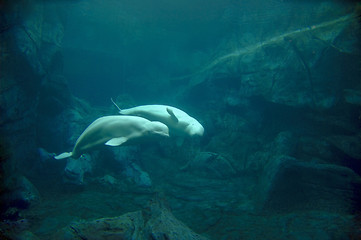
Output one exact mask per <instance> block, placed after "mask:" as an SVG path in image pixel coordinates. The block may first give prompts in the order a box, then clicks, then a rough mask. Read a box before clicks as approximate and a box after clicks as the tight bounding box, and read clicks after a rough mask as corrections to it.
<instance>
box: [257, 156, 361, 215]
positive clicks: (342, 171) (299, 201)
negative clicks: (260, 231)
mask: <svg viewBox="0 0 361 240" xmlns="http://www.w3.org/2000/svg"><path fill="white" fill-rule="evenodd" d="M360 187H361V178H360V176H358V175H357V174H355V173H354V172H353V171H352V170H350V169H349V168H345V167H339V166H335V165H329V164H315V163H303V162H300V161H296V160H288V161H283V162H282V163H281V164H280V165H279V168H278V171H277V173H276V175H275V178H274V180H273V181H272V184H271V186H270V190H269V192H268V196H267V200H266V202H265V207H264V210H265V211H276V212H280V211H294V210H303V211H307V210H314V209H317V210H324V211H331V212H341V213H345V212H348V213H352V212H353V211H355V206H357V205H358V202H359V201H360V200H361V192H360V190H359V189H360Z"/></svg>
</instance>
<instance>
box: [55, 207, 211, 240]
mask: <svg viewBox="0 0 361 240" xmlns="http://www.w3.org/2000/svg"><path fill="white" fill-rule="evenodd" d="M54 239H58V240H60V239H64V240H65V239H66V240H78V239H89V240H102V239H104V240H105V239H107V240H133V239H137V240H148V239H154V240H167V239H168V240H172V239H173V240H188V239H194V240H206V239H207V238H205V237H202V236H200V235H198V234H196V233H195V232H193V231H192V230H191V229H189V228H188V227H187V226H186V225H184V224H183V223H182V222H181V221H179V220H177V219H176V218H175V217H174V216H173V214H172V213H171V212H170V210H169V209H168V208H167V207H165V205H164V204H163V203H162V202H160V201H152V202H151V203H150V204H149V206H148V208H147V209H146V210H143V211H136V212H130V213H126V214H124V215H122V216H119V217H113V218H102V219H97V220H92V221H82V222H76V223H72V224H70V226H68V227H66V228H64V229H62V230H61V231H59V232H58V233H57V234H56V235H55V237H54Z"/></svg>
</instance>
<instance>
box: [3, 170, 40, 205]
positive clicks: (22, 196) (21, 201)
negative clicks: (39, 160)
mask: <svg viewBox="0 0 361 240" xmlns="http://www.w3.org/2000/svg"><path fill="white" fill-rule="evenodd" d="M10 184H11V186H9V189H11V191H10V192H9V193H7V194H4V196H2V198H4V199H5V204H6V205H7V206H9V207H14V208H17V209H26V208H28V207H29V206H30V205H32V204H37V203H39V202H40V199H41V197H40V193H39V191H38V190H37V189H36V187H35V186H34V185H33V184H32V183H31V182H30V181H29V180H28V179H27V178H26V177H24V176H20V177H17V178H15V179H14V180H13V181H11V183H10Z"/></svg>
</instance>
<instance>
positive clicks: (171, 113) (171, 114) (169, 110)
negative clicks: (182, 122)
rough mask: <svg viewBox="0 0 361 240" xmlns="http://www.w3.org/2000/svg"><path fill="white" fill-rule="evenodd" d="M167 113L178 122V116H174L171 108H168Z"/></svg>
mask: <svg viewBox="0 0 361 240" xmlns="http://www.w3.org/2000/svg"><path fill="white" fill-rule="evenodd" d="M167 112H168V113H169V115H170V116H171V117H172V120H173V121H175V122H178V121H179V120H178V118H177V117H176V115H175V114H174V112H173V110H172V109H170V108H169V107H167Z"/></svg>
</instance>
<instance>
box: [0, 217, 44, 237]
mask: <svg viewBox="0 0 361 240" xmlns="http://www.w3.org/2000/svg"><path fill="white" fill-rule="evenodd" d="M29 226H30V224H29V221H28V220H26V219H20V220H17V221H9V220H3V221H1V222H0V239H4V240H7V239H9V240H10V239H12V240H13V239H14V240H38V237H36V236H35V235H34V234H33V233H32V232H29V231H28V230H27V229H28V228H29Z"/></svg>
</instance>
